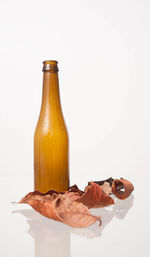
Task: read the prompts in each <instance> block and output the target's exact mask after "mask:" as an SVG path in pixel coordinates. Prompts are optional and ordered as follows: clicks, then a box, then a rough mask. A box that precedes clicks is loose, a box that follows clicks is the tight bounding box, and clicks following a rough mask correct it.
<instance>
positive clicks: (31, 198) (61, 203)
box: [19, 191, 101, 228]
mask: <svg viewBox="0 0 150 257" xmlns="http://www.w3.org/2000/svg"><path fill="white" fill-rule="evenodd" d="M79 197H80V196H79V194H78V193H68V192H65V193H64V194H58V193H57V194H56V193H54V194H47V193H46V194H42V193H40V192H39V191H34V192H31V193H29V194H27V195H26V196H25V197H24V198H22V199H21V200H20V201H19V203H27V204H29V205H30V206H32V208H33V209H35V210H36V211H37V212H39V213H40V214H42V215H44V216H46V217H48V218H51V219H54V220H57V221H60V222H63V223H65V224H67V225H70V226H72V227H80V228H81V227H88V226H90V225H92V224H93V223H95V222H96V221H97V220H99V221H100V224H101V220H100V217H96V216H93V215H91V214H90V212H89V210H88V208H87V207H86V206H85V205H83V204H82V203H79V202H77V201H75V200H77V199H78V198H79Z"/></svg>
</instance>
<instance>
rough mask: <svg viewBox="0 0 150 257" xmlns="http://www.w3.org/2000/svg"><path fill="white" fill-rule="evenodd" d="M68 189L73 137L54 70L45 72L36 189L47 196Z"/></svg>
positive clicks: (37, 140)
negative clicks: (69, 130) (65, 118)
mask: <svg viewBox="0 0 150 257" xmlns="http://www.w3.org/2000/svg"><path fill="white" fill-rule="evenodd" d="M51 62H54V61H51ZM55 65H57V63H56V62H55V63H54V66H55ZM52 67H53V66H52ZM68 187H69V137H68V132H67V128H66V125H65V121H64V118H63V114H62V109H61V104H60V96H59V82H58V74H57V70H51V69H50V70H46V71H44V76H43V96H42V105H41V111H40V116H39V120H38V123H37V126H36V130H35V134H34V189H35V190H39V191H40V192H43V193H45V192H47V191H49V190H56V191H65V190H68Z"/></svg>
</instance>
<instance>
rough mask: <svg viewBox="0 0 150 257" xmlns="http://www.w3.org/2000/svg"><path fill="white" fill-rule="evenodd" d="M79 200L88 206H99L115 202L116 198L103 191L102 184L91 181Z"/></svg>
mask: <svg viewBox="0 0 150 257" xmlns="http://www.w3.org/2000/svg"><path fill="white" fill-rule="evenodd" d="M77 201H78V202H81V203H83V204H84V205H86V206H87V207H88V208H99V207H105V206H108V205H110V204H114V200H113V199H112V198H111V197H110V196H109V195H108V194H106V193H105V192H104V191H103V189H102V188H101V186H99V185H98V184H96V183H94V182H90V183H89V185H88V186H87V187H86V188H85V193H84V194H83V195H82V196H81V197H80V198H79V199H78V200H77Z"/></svg>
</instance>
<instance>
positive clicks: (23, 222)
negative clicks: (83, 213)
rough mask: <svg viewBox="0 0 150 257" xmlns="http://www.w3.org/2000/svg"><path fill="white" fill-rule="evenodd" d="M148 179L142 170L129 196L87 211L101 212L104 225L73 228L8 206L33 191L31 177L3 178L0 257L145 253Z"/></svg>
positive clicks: (148, 246) (149, 228)
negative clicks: (112, 204) (110, 204)
mask: <svg viewBox="0 0 150 257" xmlns="http://www.w3.org/2000/svg"><path fill="white" fill-rule="evenodd" d="M149 179H150V177H149V176H147V177H146V174H145V175H144V173H143V175H142V174H141V176H137V177H136V178H133V179H132V182H133V183H134V186H135V191H134V193H133V194H132V195H131V196H130V197H129V198H128V199H126V200H124V201H121V200H116V204H115V205H114V206H112V207H108V208H100V209H93V210H91V212H92V213H93V214H96V215H101V216H102V221H103V224H102V227H99V226H98V223H95V224H94V225H92V226H91V227H88V228H85V229H76V228H71V227H69V226H67V225H64V224H61V223H59V222H55V221H53V220H50V219H47V218H45V217H43V216H41V215H40V214H38V213H37V212H35V211H34V210H33V209H32V208H31V207H30V206H28V205H25V204H23V205H13V204H11V201H18V200H19V199H20V198H21V197H22V196H24V195H25V194H26V193H28V192H29V191H32V178H31V177H5V178H1V179H0V185H1V187H0V196H1V211H0V228H1V247H0V256H2V257H8V256H15V257H20V256H22V257H26V256H30V257H49V256H55V257H75V256H96V257H98V256H103V257H105V256H108V257H109V256H114V257H120V256H122V257H126V256H128V257H130V256H131V257H132V256H136V257H141V256H142V255H143V253H144V256H145V257H146V256H149V252H150V243H149V232H150V207H149V192H148V191H149Z"/></svg>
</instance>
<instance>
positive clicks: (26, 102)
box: [0, 0, 150, 257]
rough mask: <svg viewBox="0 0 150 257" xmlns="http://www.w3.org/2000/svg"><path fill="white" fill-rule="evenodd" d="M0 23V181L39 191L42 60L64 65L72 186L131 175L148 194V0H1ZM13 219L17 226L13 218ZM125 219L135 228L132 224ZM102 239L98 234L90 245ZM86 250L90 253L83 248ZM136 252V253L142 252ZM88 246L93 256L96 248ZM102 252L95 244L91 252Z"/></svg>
mask: <svg viewBox="0 0 150 257" xmlns="http://www.w3.org/2000/svg"><path fill="white" fill-rule="evenodd" d="M0 27H1V32H0V146H1V147H0V177H1V184H3V185H6V184H7V191H9V190H10V192H11V190H12V192H19V189H20V190H21V189H22V191H20V194H21V193H22V194H23V193H27V192H28V191H29V190H30V191H32V189H33V184H32V181H33V134H34V129H35V126H36V123H37V119H38V115H39V111H40V105H41V96H42V75H43V74H42V71H41V70H42V61H44V60H47V59H54V60H58V62H59V63H58V64H59V81H60V93H61V102H62V108H63V113H64V117H65V120H66V123H67V127H68V130H69V135H70V178H71V184H74V183H77V184H78V185H79V186H80V187H81V188H84V186H85V185H86V184H87V181H90V180H99V179H104V178H107V177H109V176H113V177H115V178H119V177H125V178H127V179H129V180H131V181H132V182H133V183H134V185H135V186H136V183H137V185H138V186H139V187H138V189H139V190H141V191H139V192H138V194H139V196H140V195H142V192H143V191H142V189H141V188H140V183H141V180H142V179H143V180H145V181H148V179H150V2H149V1H148V0H147V1H146V0H126V1H123V0H113V1H112V0H105V1H102V0H86V1H85V0H80V1H79V0H76V1H69V0H63V1H58V0H55V1H54V0H53V1H52V0H47V1H46V0H43V1H37V0H36V1H34V0H32V1H29V0H26V1H19V0H13V1H10V0H9V1H8V0H1V2H0ZM28 178H29V179H28ZM5 179H6V181H5ZM7 179H8V180H7ZM138 179H139V180H138ZM29 180H30V181H29ZM4 181H5V182H6V183H4ZM23 181H24V183H23ZM25 181H26V182H25ZM19 185H21V186H20V187H19ZM147 185H148V184H147ZM15 187H16V188H18V191H17V189H16V188H15ZM1 188H2V187H1ZM8 188H9V190H8ZM11 188H12V189H11ZM13 188H15V190H16V191H13ZM147 188H148V186H147ZM23 190H24V191H23ZM137 191H138V190H137ZM15 194H16V193H14V194H13V197H15ZM10 195H12V194H10ZM19 196H21V195H19ZM16 198H17V197H16ZM7 200H8V201H11V200H17V199H9V197H8V199H7ZM145 203H146V200H145ZM140 204H141V201H139V203H137V206H138V208H139V205H140ZM9 208H10V209H11V207H9ZM14 209H15V208H14ZM148 214H149V209H147V211H146V215H148ZM136 215H138V217H139V216H140V213H139V212H138V213H137V211H135V212H134V215H133V217H132V219H133V220H135V216H136ZM141 215H142V214H141ZM4 216H5V215H4ZM18 217H19V216H18ZM144 217H145V215H144ZM144 217H143V218H144ZM139 218H140V217H139ZM11 219H12V223H13V219H14V216H13V218H12V217H11ZM18 219H19V218H18ZM17 221H18V220H17V218H16V224H17ZM24 222H25V221H24ZM116 223H117V221H116ZM19 224H20V226H21V224H22V222H20V223H19ZM24 224H25V223H24ZM137 224H138V220H137ZM137 224H134V229H135V230H136V229H137V227H138V226H136V225H137ZM16 226H17V225H16ZM120 226H121V223H120ZM124 226H125V227H127V226H128V227H130V228H132V221H131V220H130V222H129V223H128V222H127V224H124ZM145 226H146V224H145ZM114 227H115V229H114ZM114 227H113V226H112V230H113V229H114V231H116V224H115V225H114ZM4 230H5V229H4ZM23 231H24V230H23V228H22V232H21V233H22V234H21V235H23V233H24V232H23ZM64 231H65V230H64ZM128 232H129V231H128ZM18 233H19V232H18ZM64 233H65V232H64ZM129 233H131V231H130V232H129ZM108 234H109V233H108ZM140 234H141V236H142V237H143V234H142V232H141V231H140ZM19 238H20V240H23V239H22V238H23V236H22V237H21V236H20V237H19ZM19 238H17V240H19ZM11 239H12V237H10V241H11ZM107 239H108V236H107V237H106V238H105V240H106V241H105V242H107ZM5 240H6V241H7V240H8V239H7V236H6V238H5ZM14 240H15V239H14ZM28 240H29V239H27V242H28ZM73 240H74V239H73ZM73 240H72V245H73V244H74V243H73V242H80V243H81V249H82V245H84V244H82V241H80V240H79V238H78V237H77V238H75V240H76V241H73ZM83 240H85V239H83ZM109 240H110V239H109ZM118 240H119V239H116V242H120V241H118ZM141 240H142V239H141ZM6 241H5V243H6ZM29 241H30V243H31V244H32V241H31V239H30V240H29ZM15 242H16V241H14V245H15ZM20 242H22V241H20ZM87 242H88V241H87ZM87 242H86V245H87V246H88V243H87ZM140 242H141V241H140ZM142 242H143V245H142V247H143V248H145V249H148V248H146V246H145V243H144V241H142ZM109 243H110V242H109ZM122 243H123V242H122ZM22 244H23V242H22ZM24 244H25V245H26V244H27V243H26V241H24ZM98 244H99V243H98V242H97V241H94V246H93V247H95V248H94V249H99V248H98ZM4 245H5V244H4ZM24 247H25V246H24ZM72 247H73V246H72ZM147 247H148V245H147ZM77 249H78V247H77V246H75V247H74V248H73V249H72V254H73V253H75V251H76V250H77ZM82 250H83V251H82ZM82 250H81V252H82V254H84V253H85V252H84V251H86V247H85V246H84V249H82ZM132 250H133V251H131V253H132V254H131V256H133V254H135V252H136V249H132ZM134 250H135V251H134ZM12 251H13V250H12ZM88 252H89V253H91V254H92V248H90V250H87V253H88ZM129 252H130V251H129ZM13 253H14V256H16V257H18V256H20V253H18V255H17V253H16V252H15V250H14V252H13ZM87 253H86V254H87ZM96 253H97V255H96ZM138 253H139V252H138ZM99 254H100V252H98V250H97V252H95V256H99ZM121 254H123V253H122V252H121ZM139 254H140V253H139ZM29 255H30V256H32V254H31V253H29V252H28V256H29ZM2 256H6V257H8V254H4V252H3V255H2ZM22 256H23V255H22ZM39 256H40V255H39ZM58 256H59V255H58ZM69 256H70V255H69ZM72 256H74V255H71V257H72ZM103 256H105V255H104V252H103ZM106 256H107V255H106ZM109 256H110V255H109ZM116 256H119V255H116ZM122 256H123V255H122ZM128 256H129V255H128ZM139 256H141V255H139ZM36 257H37V256H36ZM40 257H41V256H40ZM44 257H46V255H45V256H44Z"/></svg>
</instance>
